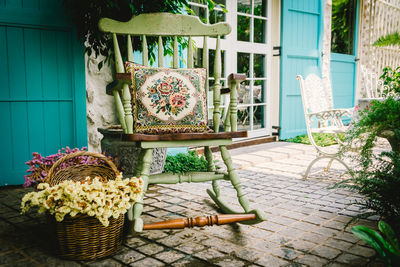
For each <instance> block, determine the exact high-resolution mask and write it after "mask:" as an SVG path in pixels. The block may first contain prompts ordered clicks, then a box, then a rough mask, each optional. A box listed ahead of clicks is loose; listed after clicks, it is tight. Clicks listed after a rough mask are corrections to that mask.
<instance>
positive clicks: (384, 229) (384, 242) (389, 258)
mask: <svg viewBox="0 0 400 267" xmlns="http://www.w3.org/2000/svg"><path fill="white" fill-rule="evenodd" d="M378 227H379V230H380V232H381V233H382V234H383V235H384V236H382V235H381V233H379V232H377V231H374V230H372V229H370V228H368V227H366V226H362V225H357V226H354V227H352V228H351V231H352V232H353V234H355V235H356V236H357V237H358V238H360V239H362V240H364V241H365V242H367V243H368V244H370V245H371V246H372V247H373V248H374V249H375V250H376V252H377V253H378V255H379V257H380V258H381V259H382V260H383V261H384V262H385V264H386V266H400V248H399V241H398V239H397V237H396V235H395V233H394V231H393V229H392V228H391V227H390V226H389V225H388V224H387V223H385V222H384V221H380V222H379V223H378Z"/></svg>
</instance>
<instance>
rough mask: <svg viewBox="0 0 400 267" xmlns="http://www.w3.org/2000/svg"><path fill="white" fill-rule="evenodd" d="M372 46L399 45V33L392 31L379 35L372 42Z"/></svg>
mask: <svg viewBox="0 0 400 267" xmlns="http://www.w3.org/2000/svg"><path fill="white" fill-rule="evenodd" d="M373 45H374V46H381V47H382V46H388V45H400V34H399V33H398V32H394V33H391V34H387V35H384V36H381V37H379V38H378V40H376V41H375V42H374V44H373Z"/></svg>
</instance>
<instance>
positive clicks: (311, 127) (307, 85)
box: [296, 74, 353, 179]
mask: <svg viewBox="0 0 400 267" xmlns="http://www.w3.org/2000/svg"><path fill="white" fill-rule="evenodd" d="M296 78H297V79H298V80H299V82H300V89H301V98H302V102H303V108H304V115H305V121H306V127H307V135H308V138H309V140H310V142H311V144H312V145H313V146H314V147H315V148H316V150H317V153H318V155H317V158H315V159H314V160H313V161H311V163H310V164H309V165H308V167H307V170H306V172H305V174H304V176H303V178H304V179H306V178H307V177H308V176H309V174H310V171H311V168H312V166H313V165H314V164H315V163H316V162H317V161H319V160H321V159H325V158H328V159H330V161H329V163H328V165H327V166H326V168H325V171H328V170H329V168H330V167H331V165H332V162H333V160H337V161H339V162H340V163H341V164H343V165H344V166H345V167H346V168H347V170H349V171H350V168H349V166H348V165H347V164H346V163H345V162H344V161H343V160H341V159H340V158H339V157H338V156H339V154H338V153H339V151H338V150H335V151H332V150H331V149H329V150H328V149H326V148H324V147H321V146H318V145H317V144H316V143H315V140H314V138H313V136H312V134H313V133H328V134H332V135H333V136H334V137H335V139H336V140H337V142H338V143H339V144H340V145H343V143H342V141H341V140H340V139H339V138H338V136H337V134H340V133H345V132H346V130H347V128H348V126H345V125H344V123H343V119H351V117H352V115H353V108H350V109H334V108H333V98H332V89H331V85H330V81H327V83H325V84H324V83H323V81H322V79H321V78H320V77H318V76H317V75H315V74H309V75H308V76H307V78H306V79H305V80H304V79H303V77H302V76H301V75H297V77H296Z"/></svg>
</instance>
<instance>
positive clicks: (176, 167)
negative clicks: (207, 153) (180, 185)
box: [164, 151, 207, 173]
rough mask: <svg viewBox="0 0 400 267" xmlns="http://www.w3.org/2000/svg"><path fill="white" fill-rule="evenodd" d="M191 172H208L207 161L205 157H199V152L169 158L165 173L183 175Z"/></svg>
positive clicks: (166, 162)
mask: <svg viewBox="0 0 400 267" xmlns="http://www.w3.org/2000/svg"><path fill="white" fill-rule="evenodd" d="M189 171H207V160H206V159H205V158H204V156H201V157H199V155H198V154H197V151H189V153H187V154H183V153H179V154H177V155H175V156H169V155H168V156H167V159H166V161H165V166H164V172H172V173H183V172H189Z"/></svg>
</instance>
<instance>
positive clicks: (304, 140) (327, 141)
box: [284, 133, 344, 147]
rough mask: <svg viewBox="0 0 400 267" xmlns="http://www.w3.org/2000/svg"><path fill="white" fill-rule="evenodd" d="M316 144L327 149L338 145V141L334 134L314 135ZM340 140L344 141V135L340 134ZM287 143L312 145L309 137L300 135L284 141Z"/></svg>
mask: <svg viewBox="0 0 400 267" xmlns="http://www.w3.org/2000/svg"><path fill="white" fill-rule="evenodd" d="M312 136H313V138H314V141H315V143H316V144H317V145H318V146H321V147H325V146H331V145H335V144H337V141H336V139H335V138H334V136H333V135H332V134H327V133H313V134H312ZM338 138H339V139H340V140H341V141H343V140H344V134H338ZM284 141H286V142H290V143H300V144H306V145H311V143H310V140H309V138H308V136H307V134H303V135H299V136H296V137H293V138H290V139H286V140H284Z"/></svg>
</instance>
